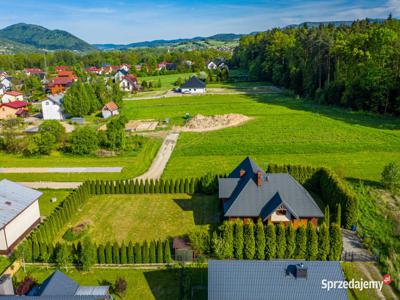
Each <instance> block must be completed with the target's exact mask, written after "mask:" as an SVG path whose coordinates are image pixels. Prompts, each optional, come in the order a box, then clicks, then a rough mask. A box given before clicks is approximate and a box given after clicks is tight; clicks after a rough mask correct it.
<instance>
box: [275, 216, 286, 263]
mask: <svg viewBox="0 0 400 300" xmlns="http://www.w3.org/2000/svg"><path fill="white" fill-rule="evenodd" d="M285 255H286V231H285V226H284V225H283V223H279V225H278V226H276V258H280V259H283V258H286V257H285Z"/></svg>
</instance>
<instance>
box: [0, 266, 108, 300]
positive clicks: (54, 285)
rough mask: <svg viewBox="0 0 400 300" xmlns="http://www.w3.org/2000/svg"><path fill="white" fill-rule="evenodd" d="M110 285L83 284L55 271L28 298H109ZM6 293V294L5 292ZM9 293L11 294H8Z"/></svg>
mask: <svg viewBox="0 0 400 300" xmlns="http://www.w3.org/2000/svg"><path fill="white" fill-rule="evenodd" d="M109 289H110V287H109V286H82V285H79V284H78V283H77V282H76V281H75V280H73V279H71V278H69V277H68V276H67V275H65V274H64V273H63V272H60V271H58V270H56V271H54V272H53V273H52V274H51V275H50V276H49V277H48V278H47V279H46V280H45V281H44V282H43V283H42V284H41V285H38V286H35V287H34V288H33V289H32V290H31V291H29V293H28V295H27V299H56V300H57V299H59V300H70V299H71V300H79V299H82V300H109V299H112V296H111V295H110V293H109ZM3 295H5V294H3ZM3 295H1V294H0V296H2V297H1V299H4V300H6V299H19V298H20V296H3ZM7 295H9V294H7Z"/></svg>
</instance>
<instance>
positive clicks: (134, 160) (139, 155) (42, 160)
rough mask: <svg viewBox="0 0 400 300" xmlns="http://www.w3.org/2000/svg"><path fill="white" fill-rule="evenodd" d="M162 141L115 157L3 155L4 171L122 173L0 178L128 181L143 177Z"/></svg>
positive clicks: (0, 157) (0, 176)
mask: <svg viewBox="0 0 400 300" xmlns="http://www.w3.org/2000/svg"><path fill="white" fill-rule="evenodd" d="M161 143H162V140H161V139H146V140H145V142H144V144H143V146H142V147H141V148H140V149H139V150H138V151H132V152H131V153H127V154H123V155H121V156H116V157H96V156H76V155H69V154H64V153H60V152H54V153H53V154H52V155H50V156H40V157H25V156H23V155H15V154H6V153H3V152H2V153H1V154H0V166H1V167H14V168H17V167H123V170H122V172H120V173H67V174H63V173H33V174H15V173H10V174H4V173H3V174H1V173H0V179H3V178H7V179H9V180H14V181H84V180H86V179H103V180H112V179H126V178H133V177H135V176H137V175H140V174H142V173H144V172H145V171H146V170H147V169H148V168H149V167H150V165H151V163H152V161H153V158H154V157H155V155H156V153H157V151H158V149H159V147H160V145H161Z"/></svg>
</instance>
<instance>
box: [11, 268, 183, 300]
mask: <svg viewBox="0 0 400 300" xmlns="http://www.w3.org/2000/svg"><path fill="white" fill-rule="evenodd" d="M54 270H55V269H52V268H50V269H46V268H39V267H27V270H26V271H27V274H29V275H31V276H33V277H34V278H35V279H37V280H38V282H39V283H41V282H43V281H44V279H46V278H47V277H48V276H49V275H50V274H51V273H52V272H53V271H54ZM62 271H63V272H65V270H62ZM66 274H67V275H68V276H69V277H71V278H72V279H74V280H76V281H77V282H78V283H79V284H81V285H100V284H106V285H113V284H114V282H115V280H116V279H117V278H118V277H123V278H125V280H126V281H127V291H126V296H125V297H124V298H123V299H126V300H133V299H146V300H147V299H157V300H162V299H178V298H179V269H171V270H166V269H160V270H132V269H123V268H119V269H117V268H115V269H93V270H92V271H90V272H79V271H77V270H75V269H74V270H70V271H69V272H66ZM24 276H25V273H24V272H23V271H22V269H21V271H19V272H18V273H17V280H18V281H21V280H22V279H23V277H24ZM117 299H121V298H120V297H117Z"/></svg>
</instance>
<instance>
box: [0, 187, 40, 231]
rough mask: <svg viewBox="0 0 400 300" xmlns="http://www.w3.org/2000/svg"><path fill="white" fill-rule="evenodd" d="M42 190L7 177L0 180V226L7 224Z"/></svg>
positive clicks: (37, 196)
mask: <svg viewBox="0 0 400 300" xmlns="http://www.w3.org/2000/svg"><path fill="white" fill-rule="evenodd" d="M41 195H42V192H39V191H37V190H34V189H31V188H27V187H25V186H23V185H21V184H18V183H15V182H12V181H10V180H7V179H3V180H1V181H0V226H1V228H2V227H4V226H5V225H7V224H8V223H9V222H10V221H11V220H13V219H14V218H15V217H16V216H17V215H19V214H20V213H21V212H22V211H24V210H25V209H26V208H27V207H28V206H29V205H31V204H32V203H33V202H34V201H36V200H37V199H38V198H39V197H40V196H41Z"/></svg>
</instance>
